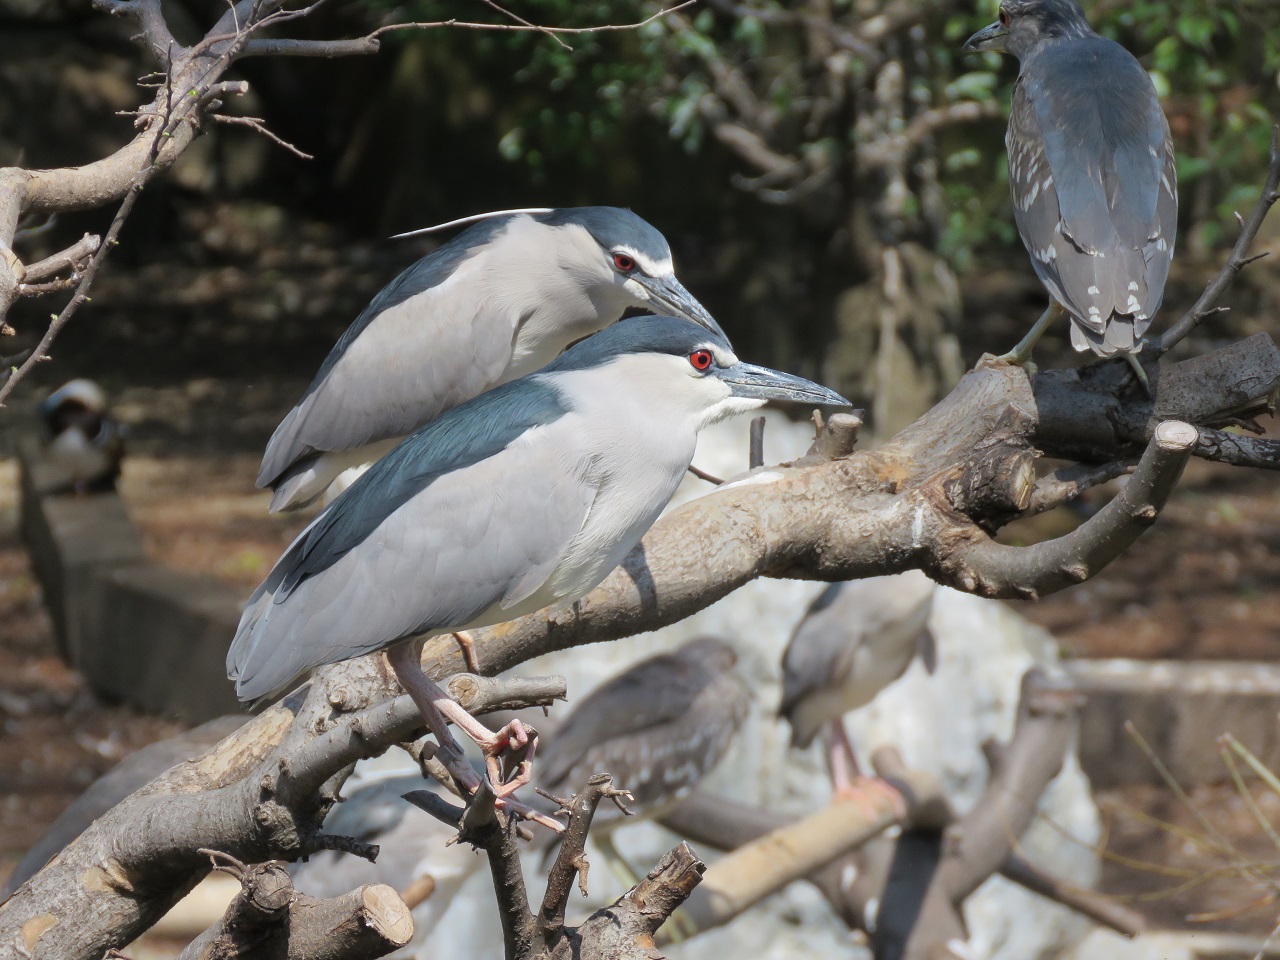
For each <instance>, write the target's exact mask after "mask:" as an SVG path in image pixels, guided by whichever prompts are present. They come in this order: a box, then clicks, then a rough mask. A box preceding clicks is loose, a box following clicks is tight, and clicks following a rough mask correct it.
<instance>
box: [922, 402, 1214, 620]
mask: <svg viewBox="0 0 1280 960" xmlns="http://www.w3.org/2000/svg"><path fill="white" fill-rule="evenodd" d="M1197 440H1198V433H1197V431H1196V428H1195V427H1193V426H1191V425H1190V424H1187V423H1182V422H1180V421H1177V420H1166V421H1165V422H1164V423H1162V424H1160V425H1159V426H1158V427H1157V428H1156V430H1155V434H1154V436H1153V437H1152V438H1151V442H1150V444H1148V446H1147V450H1146V452H1145V453H1144V454H1143V455H1142V459H1141V460H1139V461H1138V466H1137V467H1136V468H1135V470H1134V473H1133V476H1132V477H1131V478H1130V479H1129V482H1128V483H1126V484H1125V487H1124V490H1122V491H1121V492H1120V494H1119V495H1117V496H1116V497H1115V499H1113V500H1112V501H1111V502H1110V503H1108V504H1107V505H1106V506H1105V507H1103V508H1102V509H1101V510H1099V511H1098V512H1097V513H1096V514H1094V515H1093V516H1092V517H1090V518H1089V519H1088V520H1086V521H1085V522H1084V523H1083V524H1081V525H1080V526H1079V527H1077V528H1076V529H1075V530H1073V531H1071V533H1068V534H1066V535H1065V536H1062V537H1059V538H1057V539H1056V540H1048V541H1045V542H1044V543H1038V544H1036V545H1034V546H1030V547H1010V546H1006V545H1004V544H1000V543H996V542H995V541H994V540H986V541H977V542H974V543H973V544H972V545H971V546H969V547H968V548H967V549H962V550H959V551H956V553H954V554H953V555H952V556H950V557H948V558H947V559H946V560H945V561H944V562H943V566H944V568H946V569H947V572H948V575H949V577H952V578H955V579H957V580H958V581H959V583H960V584H961V586H962V587H963V588H964V589H966V590H967V591H969V592H977V593H979V594H981V595H982V596H989V597H1022V598H1026V599H1032V598H1034V597H1036V596H1037V595H1039V594H1041V593H1049V592H1054V591H1057V590H1061V589H1062V588H1063V587H1066V586H1069V585H1070V584H1072V583H1080V582H1082V581H1084V580H1087V579H1089V578H1090V577H1091V576H1093V575H1094V574H1095V573H1096V572H1097V571H1099V570H1101V569H1102V568H1103V567H1105V566H1106V565H1107V564H1109V563H1110V562H1111V561H1112V560H1114V559H1115V558H1116V557H1118V556H1119V555H1120V554H1121V553H1123V552H1124V551H1125V550H1126V549H1128V547H1129V545H1130V544H1132V543H1133V541H1135V540H1136V539H1138V537H1139V536H1140V535H1141V534H1142V533H1143V532H1144V531H1145V530H1146V529H1147V528H1148V527H1149V526H1151V524H1152V523H1154V522H1155V519H1156V517H1157V516H1159V514H1160V510H1161V508H1163V507H1164V504H1165V501H1166V500H1168V499H1169V494H1171V493H1172V492H1173V488H1174V486H1175V485H1176V484H1177V482H1178V478H1179V477H1181V476H1182V469H1183V467H1185V466H1186V465H1187V460H1189V459H1190V458H1191V454H1192V451H1193V450H1194V449H1195V446H1196V442H1197Z"/></svg>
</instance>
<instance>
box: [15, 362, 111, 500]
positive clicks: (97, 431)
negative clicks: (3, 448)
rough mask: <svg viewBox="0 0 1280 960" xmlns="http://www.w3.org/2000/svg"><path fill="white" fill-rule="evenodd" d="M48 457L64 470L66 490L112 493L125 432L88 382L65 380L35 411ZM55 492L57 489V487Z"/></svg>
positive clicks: (97, 388) (102, 394) (102, 395)
mask: <svg viewBox="0 0 1280 960" xmlns="http://www.w3.org/2000/svg"><path fill="white" fill-rule="evenodd" d="M36 413H37V414H38V416H39V417H40V428H41V429H40V434H41V440H42V441H43V443H44V446H45V449H46V450H47V451H48V454H49V456H50V457H51V458H52V459H53V460H54V461H56V462H57V463H58V464H59V465H60V466H61V467H62V468H63V469H64V470H65V478H66V482H65V490H66V491H67V492H75V493H89V492H91V491H94V490H111V489H113V488H114V487H115V483H116V479H117V478H118V477H119V476H120V464H121V462H122V461H123V460H124V427H123V426H121V424H120V422H119V421H118V420H116V418H115V417H113V416H112V415H111V410H110V405H109V404H108V403H107V395H106V393H105V392H104V391H103V389H102V387H100V386H98V384H96V383H94V382H93V381H92V380H85V379H77V380H69V381H67V382H66V383H64V384H63V385H62V386H60V387H59V388H58V389H57V390H55V391H53V393H51V394H49V396H47V397H45V398H44V400H42V401H41V402H40V404H39V406H38V407H37V408H36ZM59 489H62V488H61V487H60V488H59Z"/></svg>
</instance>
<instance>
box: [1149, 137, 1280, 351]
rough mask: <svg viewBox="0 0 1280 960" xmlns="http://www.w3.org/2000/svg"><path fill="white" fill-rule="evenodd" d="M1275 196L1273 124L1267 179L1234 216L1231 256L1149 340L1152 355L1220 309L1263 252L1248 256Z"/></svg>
mask: <svg viewBox="0 0 1280 960" xmlns="http://www.w3.org/2000/svg"><path fill="white" fill-rule="evenodd" d="M1277 200H1280V126H1276V127H1273V128H1272V130H1271V164H1270V166H1269V167H1268V168H1267V179H1266V182H1265V183H1264V184H1263V187H1262V193H1261V195H1259V197H1258V202H1257V204H1256V205H1255V206H1254V208H1253V212H1252V213H1251V214H1249V219H1248V220H1245V219H1244V218H1243V217H1241V216H1240V214H1238V213H1237V214H1236V220H1237V222H1238V223H1239V224H1240V235H1239V236H1238V237H1237V238H1236V243H1235V246H1234V247H1232V248H1231V256H1230V257H1228V258H1227V262H1226V264H1225V265H1224V266H1223V268H1222V270H1221V272H1220V273H1219V274H1218V275H1217V276H1216V277H1214V279H1213V281H1212V282H1211V283H1210V284H1209V286H1207V287H1205V290H1204V293H1202V294H1200V299H1198V300H1197V301H1196V302H1195V304H1194V305H1193V306H1192V307H1191V309H1190V310H1188V311H1187V312H1186V313H1185V314H1183V315H1182V317H1181V318H1180V319H1179V320H1178V322H1177V323H1175V324H1174V325H1173V326H1171V327H1170V328H1169V329H1168V330H1166V331H1165V332H1164V333H1163V334H1161V335H1160V336H1159V337H1158V338H1156V340H1155V341H1154V342H1153V343H1152V344H1151V346H1150V348H1149V349H1150V352H1151V354H1152V355H1154V356H1156V357H1159V356H1160V355H1161V354H1163V353H1165V351H1167V350H1169V348H1170V347H1173V346H1174V345H1175V344H1177V343H1178V342H1179V341H1181V340H1183V339H1184V338H1185V337H1186V336H1187V335H1188V334H1189V333H1191V331H1192V330H1194V329H1195V328H1196V327H1198V326H1199V325H1200V323H1201V322H1202V321H1203V320H1204V319H1205V318H1206V317H1210V316H1212V315H1213V314H1214V313H1216V312H1218V310H1219V309H1220V308H1219V307H1218V305H1217V304H1218V301H1219V300H1221V299H1222V295H1223V294H1225V293H1226V292H1227V291H1228V290H1229V289H1231V285H1232V284H1233V283H1234V282H1235V279H1236V277H1237V276H1239V275H1240V271H1241V270H1243V269H1244V268H1245V267H1247V266H1248V265H1249V264H1251V263H1253V262H1254V261H1255V260H1259V259H1261V258H1262V257H1265V256H1266V254H1265V253H1262V254H1258V255H1256V256H1250V255H1249V248H1250V247H1252V246H1253V241H1254V239H1255V238H1256V237H1257V236H1258V231H1259V230H1260V229H1261V228H1262V222H1263V221H1264V220H1266V219H1267V214H1268V213H1270V212H1271V208H1272V207H1273V206H1274V205H1275V202H1276V201H1277ZM1144 352H1146V351H1144Z"/></svg>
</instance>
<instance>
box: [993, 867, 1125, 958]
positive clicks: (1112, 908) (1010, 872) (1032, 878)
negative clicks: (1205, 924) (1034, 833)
mask: <svg viewBox="0 0 1280 960" xmlns="http://www.w3.org/2000/svg"><path fill="white" fill-rule="evenodd" d="M1000 874H1001V876H1003V877H1005V879H1007V880H1012V881H1013V882H1014V883H1016V884H1018V885H1019V886H1021V887H1025V888H1026V889H1028V890H1030V891H1031V892H1032V893H1037V894H1039V895H1040V896H1042V897H1044V898H1045V899H1047V900H1052V901H1054V902H1055V903H1060V904H1062V905H1063V906H1065V907H1070V908H1071V909H1072V910H1074V911H1076V913H1079V914H1082V915H1083V916H1086V917H1088V918H1089V919H1091V920H1093V921H1095V922H1097V923H1100V924H1102V925H1103V926H1105V927H1109V928H1111V929H1112V930H1114V931H1116V933H1119V934H1121V935H1122V936H1126V937H1129V938H1131V939H1132V938H1133V937H1136V936H1137V935H1138V934H1140V933H1141V932H1142V931H1143V930H1145V929H1146V926H1147V921H1146V918H1145V917H1143V915H1142V914H1140V913H1138V911H1136V910H1133V909H1131V908H1129V907H1126V906H1125V905H1124V904H1122V903H1120V902H1118V901H1117V900H1114V899H1112V898H1111V897H1108V896H1107V895H1106V894H1102V893H1098V892H1097V891H1096V890H1087V889H1085V888H1083V887H1077V886H1076V885H1075V884H1073V883H1067V882H1066V881H1064V880H1063V879H1061V878H1060V877H1055V876H1054V875H1053V874H1051V873H1048V872H1046V871H1045V870H1042V869H1041V868H1040V867H1038V866H1036V865H1035V864H1034V863H1032V862H1031V861H1029V860H1027V859H1026V858H1024V857H1023V856H1021V855H1020V854H1018V853H1011V854H1009V857H1008V859H1006V860H1005V862H1004V865H1003V866H1002V867H1001V868H1000Z"/></svg>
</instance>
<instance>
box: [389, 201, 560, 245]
mask: <svg viewBox="0 0 1280 960" xmlns="http://www.w3.org/2000/svg"><path fill="white" fill-rule="evenodd" d="M551 212H552V208H551V207H520V208H518V209H515V210H493V211H490V212H489V213H476V214H472V215H471V216H469V217H461V218H460V219H457V220H450V221H449V222H448V223H437V224H436V225H435V226H434V227H422V228H420V229H418V230H410V231H409V232H408V233H397V234H396V235H395V236H393V237H392V238H391V239H392V240H403V239H404V238H405V237H416V236H418V235H419V234H422V233H435V232H436V231H437V230H448V229H449V228H450V227H460V226H462V225H463V224H466V223H476V222H477V221H479V220H488V219H489V218H490V217H506V216H510V215H511V214H516V213H551Z"/></svg>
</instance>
